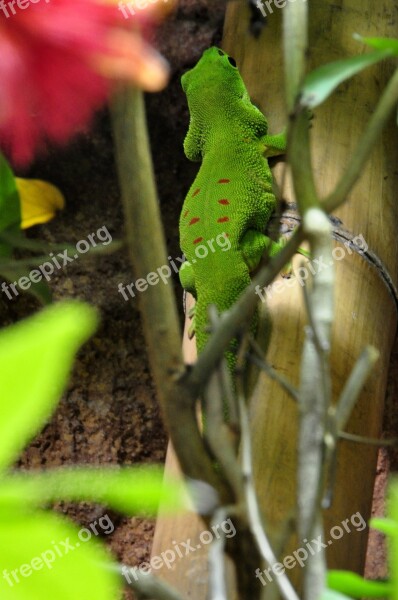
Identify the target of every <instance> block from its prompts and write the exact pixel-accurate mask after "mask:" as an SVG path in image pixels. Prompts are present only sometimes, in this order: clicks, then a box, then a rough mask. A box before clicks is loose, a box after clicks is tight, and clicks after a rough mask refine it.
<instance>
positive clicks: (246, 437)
mask: <svg viewBox="0 0 398 600" xmlns="http://www.w3.org/2000/svg"><path fill="white" fill-rule="evenodd" d="M238 395H239V411H240V422H241V432H242V471H243V476H244V490H245V496H246V504H247V516H248V519H249V525H250V529H251V531H252V533H253V537H254V539H255V541H256V544H257V547H258V549H259V550H260V552H261V555H262V557H263V559H264V560H265V562H266V563H267V564H268V565H269V566H270V567H272V566H273V565H274V564H275V563H277V562H278V561H277V558H276V556H275V554H274V552H273V550H272V547H271V544H270V542H269V540H268V538H267V535H266V533H265V531H264V526H263V523H262V518H261V514H260V508H259V506H258V501H257V495H256V491H255V489H254V483H253V473H252V458H251V444H250V425H249V417H248V414H247V410H246V404H245V401H244V398H243V395H242V394H241V393H240V392H238ZM275 581H276V584H277V586H278V588H279V590H280V593H281V595H282V596H283V598H285V600H299V598H298V596H297V594H296V592H295V590H294V588H293V586H292V584H291V583H290V580H289V578H288V577H287V576H286V575H285V574H284V573H281V574H279V575H278V577H276V579H275Z"/></svg>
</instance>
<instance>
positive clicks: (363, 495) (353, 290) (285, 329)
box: [224, 0, 398, 572]
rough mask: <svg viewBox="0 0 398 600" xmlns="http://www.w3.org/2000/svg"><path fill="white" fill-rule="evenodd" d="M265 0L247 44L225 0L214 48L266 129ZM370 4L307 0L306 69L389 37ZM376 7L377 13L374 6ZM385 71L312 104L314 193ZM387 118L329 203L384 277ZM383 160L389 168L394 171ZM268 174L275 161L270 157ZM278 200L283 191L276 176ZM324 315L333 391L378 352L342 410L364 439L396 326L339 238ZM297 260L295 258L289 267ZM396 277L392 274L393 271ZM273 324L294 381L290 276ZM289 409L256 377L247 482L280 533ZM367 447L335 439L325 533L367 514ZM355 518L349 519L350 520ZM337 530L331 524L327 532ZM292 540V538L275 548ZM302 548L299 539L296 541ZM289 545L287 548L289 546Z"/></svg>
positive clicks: (393, 214)
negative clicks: (331, 311) (337, 200)
mask: <svg viewBox="0 0 398 600" xmlns="http://www.w3.org/2000/svg"><path fill="white" fill-rule="evenodd" d="M282 10H283V9H280V10H277V9H276V8H275V7H274V12H273V14H271V15H269V19H268V23H267V28H266V30H265V32H264V34H263V36H262V38H261V40H260V41H259V42H256V41H254V40H253V39H251V38H249V37H248V36H247V33H246V30H245V20H244V19H243V18H242V15H243V8H242V6H241V5H240V3H232V4H231V6H230V9H229V13H228V15H227V22H226V29H225V35H224V48H225V50H226V51H227V52H230V53H231V54H233V53H235V54H234V58H235V59H236V61H237V63H238V65H239V67H240V69H241V72H242V74H243V77H244V79H245V82H246V84H247V86H248V88H249V92H250V94H251V97H252V98H253V99H254V101H256V102H257V103H258V105H259V107H260V108H261V109H262V110H263V112H264V113H265V114H266V115H267V117H268V119H269V122H270V124H271V133H272V132H277V131H278V130H279V129H280V128H281V126H283V123H284V122H286V117H284V114H283V113H284V109H283V76H282V57H281V48H280V35H281V11H282ZM389 10H390V12H391V11H392V10H393V6H392V2H389V1H386V0H385V1H384V2H382V3H381V4H379V5H378V14H379V15H382V14H386V15H388V11H389ZM372 11H374V5H373V3H372V2H371V1H370V0H367V1H365V2H364V1H362V0H361V1H360V2H359V1H356V0H350V1H343V2H340V3H339V6H337V5H336V4H332V3H331V2H323V3H311V5H310V58H311V65H312V67H315V66H318V65H320V64H323V63H327V62H331V61H333V60H337V59H338V58H343V57H344V56H349V55H352V54H355V53H356V54H358V53H359V52H362V49H361V48H358V45H357V42H355V41H354V40H353V39H352V36H351V34H352V33H354V32H360V33H361V34H362V35H364V36H374V35H378V36H391V37H393V36H394V35H395V31H394V30H393V25H392V24H391V23H392V21H391V20H389V19H388V18H385V20H380V19H379V20H377V23H376V26H377V29H376V28H375V27H376V26H375V25H374V23H373V22H372V21H371V20H369V18H368V15H369V14H372ZM383 11H384V12H383ZM392 71H393V65H391V64H383V65H382V66H376V67H374V68H371V69H368V70H366V71H365V72H364V73H362V74H361V75H359V76H357V77H356V78H355V79H354V80H352V81H350V84H349V85H345V86H342V87H341V88H339V90H338V92H337V93H336V94H335V95H334V96H333V97H332V98H331V99H330V100H329V101H328V102H326V103H325V105H323V106H322V107H321V108H320V109H319V110H316V114H315V119H314V125H313V129H312V139H313V157H314V159H313V160H314V169H315V175H316V182H317V186H318V190H319V192H320V195H321V197H324V196H326V195H327V194H328V193H329V192H330V191H331V190H332V188H333V186H334V185H335V184H336V182H337V180H338V179H339V177H340V175H341V174H342V172H343V171H344V168H345V165H346V164H347V162H348V160H349V158H350V154H351V152H352V151H353V149H354V148H355V144H356V142H357V140H358V139H359V137H360V134H361V133H362V131H363V129H364V127H365V124H366V122H367V120H368V118H369V116H370V114H371V112H372V108H373V107H374V106H375V105H376V102H377V99H378V98H379V96H380V93H381V91H382V89H383V88H384V87H385V85H386V83H387V81H388V79H389V77H390V76H391V74H392ZM395 132H396V130H395V127H394V125H393V124H391V126H390V128H389V129H388V130H386V131H385V132H384V135H383V139H382V141H381V142H380V143H379V144H378V145H377V146H376V147H375V150H374V152H373V155H372V158H371V161H370V162H369V163H368V164H367V166H366V168H365V170H364V173H363V176H362V178H361V180H360V182H359V183H358V184H357V186H356V187H355V189H354V191H353V193H352V194H351V195H350V198H349V201H348V202H347V203H346V204H345V205H344V206H343V207H342V208H341V209H340V210H339V211H338V212H337V213H336V214H337V215H338V217H339V218H340V219H341V221H342V224H343V226H344V228H345V229H347V230H348V231H350V232H352V234H353V235H354V236H355V235H359V234H362V236H363V238H364V240H365V241H366V243H367V245H368V246H369V248H370V249H371V250H372V251H373V252H375V253H376V254H377V255H378V256H379V257H380V258H381V259H382V261H383V263H384V264H385V265H386V267H387V269H388V271H389V272H390V273H391V274H392V275H393V277H395V275H396V272H397V253H396V235H395V230H396V226H397V221H398V214H397V212H398V208H397V204H396V202H395V190H396V189H397V172H396V169H395V165H396V164H397V153H398V152H397V145H396V143H395ZM394 170H395V173H394ZM277 171H278V172H280V171H281V166H280V165H278V169H277ZM283 192H284V198H286V199H290V200H292V196H291V190H290V188H289V186H286V187H285V189H284V190H283ZM335 252H336V254H335V256H336V260H335V268H336V274H337V285H336V296H335V302H336V321H335V323H334V328H333V349H332V377H333V386H334V395H335V398H337V396H338V394H339V392H341V389H342V386H343V384H344V382H345V381H346V379H347V377H348V375H349V373H350V370H351V369H352V367H353V365H354V363H355V361H356V359H357V357H358V356H359V354H360V352H361V350H362V349H363V347H364V346H365V344H372V345H374V346H376V348H378V349H379V351H380V359H379V362H378V364H377V368H376V371H375V373H374V374H373V375H372V377H371V378H370V380H369V381H368V383H367V385H366V387H365V390H364V393H363V394H362V395H361V397H360V400H359V402H358V404H357V406H356V408H355V410H354V413H353V415H352V417H351V419H350V422H349V426H348V431H350V432H353V433H356V434H360V435H363V436H368V437H378V436H379V435H380V431H381V419H382V414H383V404H384V394H385V387H386V378H387V368H388V362H389V355H390V351H391V345H392V341H393V337H394V332H395V328H396V310H395V306H394V302H393V300H392V298H391V296H390V295H389V293H388V291H387V288H386V286H385V284H384V283H383V282H382V279H381V278H380V276H379V275H378V273H377V271H376V269H374V268H372V267H370V266H369V264H367V263H366V262H365V261H364V259H363V258H362V257H360V256H358V255H354V254H349V252H348V250H347V249H346V248H345V249H344V247H341V246H340V250H336V251H335ZM298 263H300V261H297V260H296V263H295V264H296V266H297V264H298ZM395 283H396V280H395ZM267 302H268V306H269V309H270V312H271V319H272V323H273V335H272V338H271V344H270V349H269V352H268V361H269V363H270V364H271V365H273V367H274V368H275V369H276V370H277V371H278V372H280V373H282V374H283V375H284V376H285V377H288V378H289V379H290V380H291V381H292V382H293V383H294V384H297V383H298V376H299V364H300V360H299V356H300V352H301V347H302V341H303V324H304V306H303V298H302V289H301V286H300V285H299V284H298V282H296V284H294V283H293V282H290V283H289V284H286V280H284V281H283V280H282V282H281V283H280V284H279V288H278V287H276V288H273V289H272V290H270V291H269V294H268V296H267ZM297 418H298V415H297V407H296V406H295V405H294V403H293V402H292V400H291V399H290V398H289V397H288V396H287V394H286V393H285V392H283V391H281V389H280V387H279V385H278V384H277V383H275V382H270V381H269V380H266V378H265V377H261V379H260V381H259V383H258V385H257V388H256V390H255V392H254V394H253V397H252V423H253V451H254V456H255V457H256V462H255V465H254V468H255V473H256V476H257V485H258V492H259V494H260V497H261V503H262V506H263V510H264V513H265V515H266V518H267V521H268V522H269V523H270V524H271V526H272V529H273V531H274V532H275V539H276V541H280V542H282V540H277V537H276V532H279V534H280V532H281V531H285V532H286V531H287V530H288V526H287V521H288V520H289V518H291V517H292V516H294V512H295V498H296V481H295V473H296V442H297V438H296V434H297ZM375 461H376V450H375V448H374V447H369V446H364V445H358V444H352V443H349V442H342V443H341V447H340V450H339V454H338V469H337V477H336V483H335V494H334V502H333V505H332V508H331V509H330V510H329V511H328V513H327V515H326V526H325V530H326V532H329V531H330V529H331V528H333V527H334V526H340V527H342V526H341V523H342V522H343V521H344V520H346V519H349V518H350V517H351V516H352V515H353V514H354V513H356V512H357V511H359V513H360V514H361V515H362V517H363V518H364V519H365V520H367V519H368V518H369V516H370V509H371V501H372V492H373V482H374V475H375ZM358 525H359V523H358ZM346 526H347V528H350V529H351V533H348V532H347V531H346V530H345V529H344V525H343V531H344V533H343V535H342V538H341V540H335V539H333V538H332V537H331V536H330V535H328V533H327V534H326V541H328V540H330V541H331V544H330V545H329V548H328V564H329V566H330V567H339V568H345V569H352V570H354V571H358V572H362V571H363V567H364V560H365V552H366V540H367V529H364V530H363V531H362V532H359V531H356V530H355V528H354V526H353V525H352V523H351V522H350V523H346ZM332 532H333V534H334V535H335V536H336V537H337V536H338V535H340V533H339V530H337V529H335V530H332ZM295 544H298V546H296V548H298V547H300V546H303V543H302V542H298V541H296V542H292V543H291V544H290V547H289V546H288V547H287V548H285V550H283V551H282V555H284V554H288V553H289V551H290V550H292V549H294V547H295ZM304 547H305V544H304ZM289 548H290V550H289Z"/></svg>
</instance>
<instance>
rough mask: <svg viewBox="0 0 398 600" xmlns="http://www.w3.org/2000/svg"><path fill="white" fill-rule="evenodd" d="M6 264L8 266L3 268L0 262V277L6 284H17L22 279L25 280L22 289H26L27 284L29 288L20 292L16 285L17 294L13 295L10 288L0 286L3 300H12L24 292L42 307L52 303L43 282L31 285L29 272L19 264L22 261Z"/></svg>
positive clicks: (48, 291) (49, 290) (47, 288)
mask: <svg viewBox="0 0 398 600" xmlns="http://www.w3.org/2000/svg"><path fill="white" fill-rule="evenodd" d="M7 262H8V264H9V265H10V266H9V267H4V266H3V265H2V261H1V260H0V275H1V276H2V277H3V278H4V279H5V280H6V281H8V283H14V284H15V283H16V282H18V280H19V279H20V278H21V277H24V278H25V280H26V281H24V287H26V286H27V285H28V284H29V287H28V288H27V289H24V290H22V288H20V287H19V286H18V285H16V286H15V289H16V290H17V294H15V292H14V291H13V288H10V286H5V285H3V284H2V289H1V291H2V293H3V294H4V297H5V298H7V299H8V300H14V299H15V298H17V297H18V296H19V295H20V294H22V293H24V292H26V293H27V294H31V295H32V296H34V297H35V298H37V300H38V301H39V302H40V303H41V304H43V305H46V304H50V302H51V301H52V292H51V289H50V288H49V287H48V285H47V283H46V282H45V281H38V282H37V283H33V281H30V278H29V274H30V271H28V269H27V268H26V267H24V266H23V264H20V263H22V261H16V260H15V261H13V260H10V261H7ZM41 264H42V263H41Z"/></svg>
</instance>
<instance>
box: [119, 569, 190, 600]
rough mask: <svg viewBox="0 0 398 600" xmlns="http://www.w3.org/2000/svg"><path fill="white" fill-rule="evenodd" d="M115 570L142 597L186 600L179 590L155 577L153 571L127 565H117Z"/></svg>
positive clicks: (160, 599) (159, 599) (157, 599)
mask: <svg viewBox="0 0 398 600" xmlns="http://www.w3.org/2000/svg"><path fill="white" fill-rule="evenodd" d="M114 570H116V571H117V572H118V573H120V575H122V576H123V578H124V581H125V582H126V583H127V585H128V586H129V587H131V588H132V589H133V590H134V591H135V592H137V594H139V595H140V597H141V598H150V599H151V600H155V599H156V600H184V597H183V596H181V595H180V593H179V592H178V590H176V589H175V588H173V587H171V586H170V585H169V584H168V583H166V582H165V581H162V580H161V579H159V578H158V577H154V576H153V575H152V574H151V573H144V572H142V571H138V570H137V569H133V568H131V567H128V566H127V565H115V567H114Z"/></svg>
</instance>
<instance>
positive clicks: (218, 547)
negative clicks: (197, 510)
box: [208, 507, 228, 600]
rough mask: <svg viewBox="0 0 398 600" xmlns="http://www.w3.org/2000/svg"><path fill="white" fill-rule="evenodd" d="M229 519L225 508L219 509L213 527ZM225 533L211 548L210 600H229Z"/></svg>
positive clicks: (214, 517)
mask: <svg viewBox="0 0 398 600" xmlns="http://www.w3.org/2000/svg"><path fill="white" fill-rule="evenodd" d="M226 517H227V510H226V508H225V507H221V508H218V509H217V510H216V511H215V513H214V515H213V518H212V525H213V526H217V525H218V524H219V523H223V522H224V521H225V520H226ZM224 550H225V533H223V532H222V533H221V535H220V536H218V537H217V538H216V539H214V540H213V541H212V543H211V546H210V548H209V561H208V562H209V596H210V600H227V599H228V595H227V588H226V583H225V582H226V580H227V579H226V571H225V555H224Z"/></svg>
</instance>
